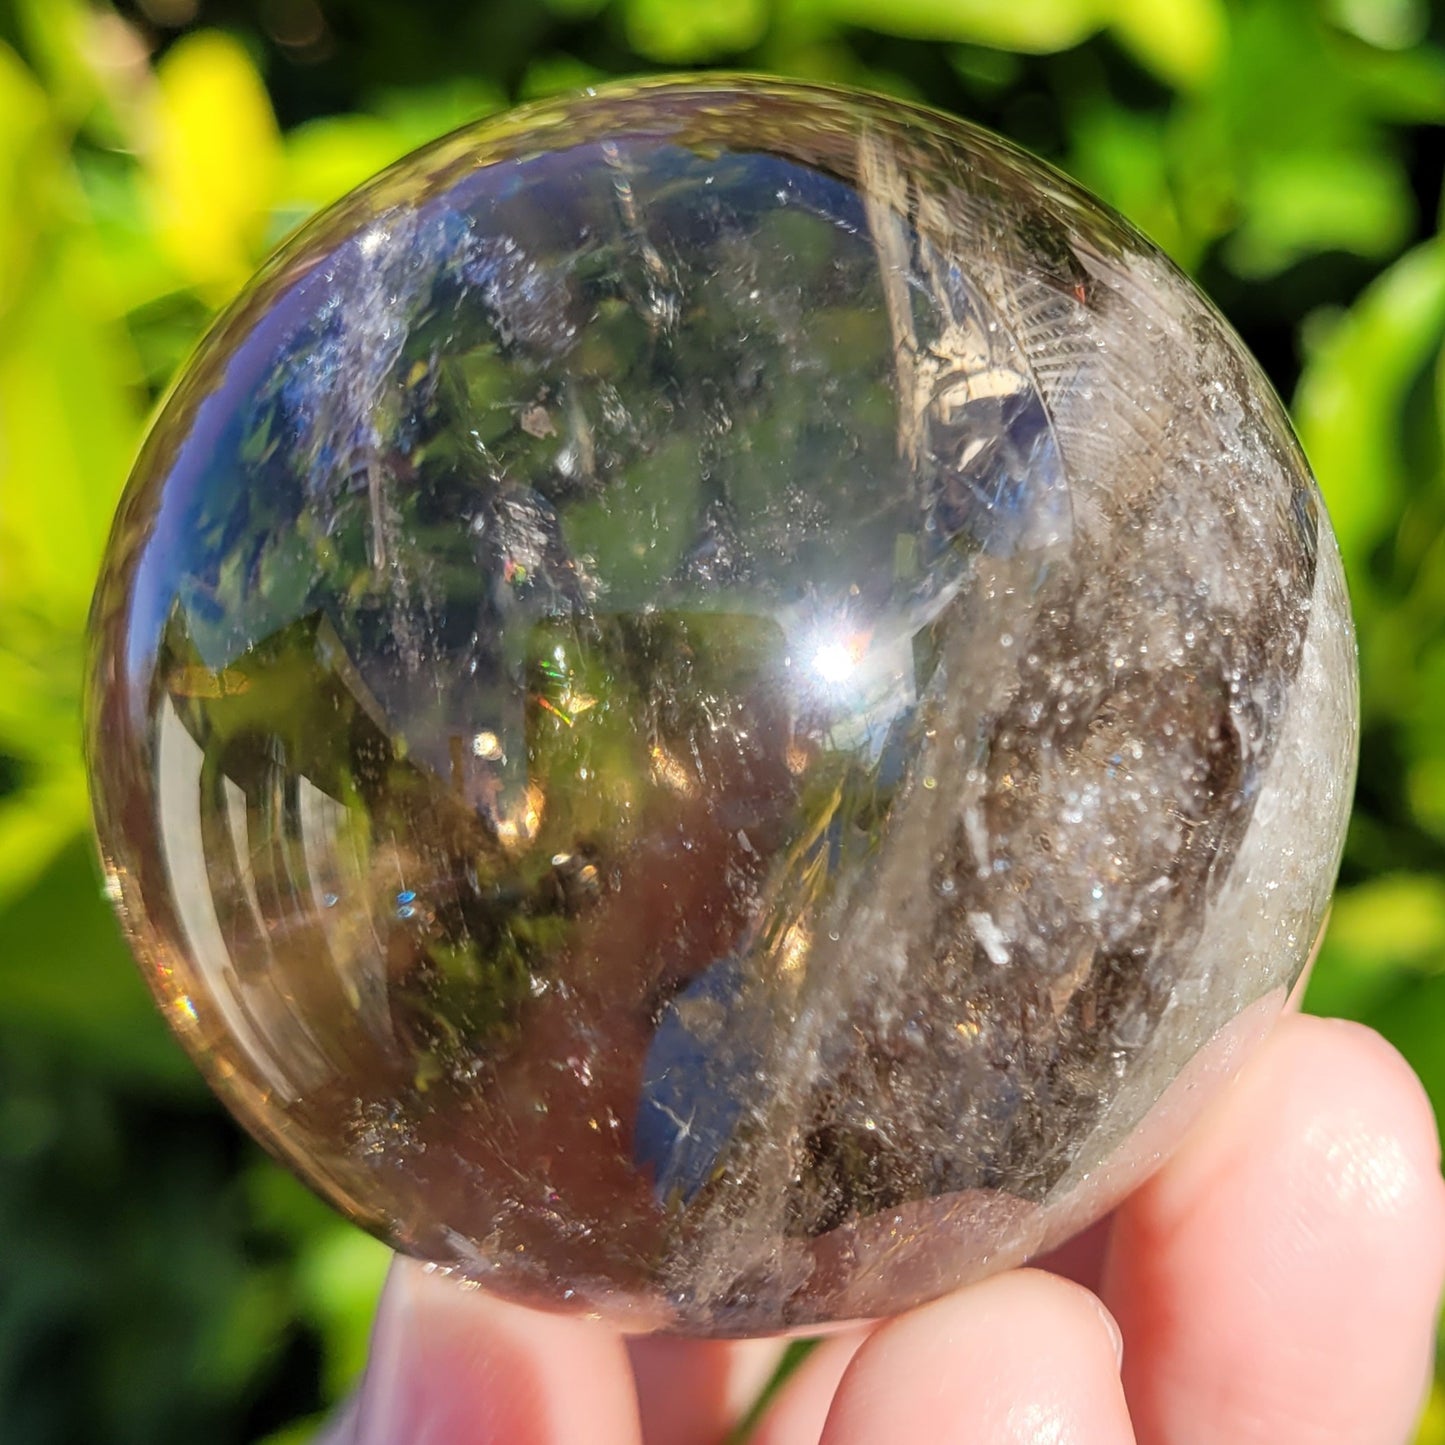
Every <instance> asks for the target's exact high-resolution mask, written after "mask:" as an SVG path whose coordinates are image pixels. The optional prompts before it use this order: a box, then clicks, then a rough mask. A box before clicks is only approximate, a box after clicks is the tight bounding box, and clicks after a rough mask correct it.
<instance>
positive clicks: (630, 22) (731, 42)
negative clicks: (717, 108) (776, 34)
mask: <svg viewBox="0 0 1445 1445" xmlns="http://www.w3.org/2000/svg"><path fill="white" fill-rule="evenodd" d="M626 16H627V38H628V40H629V41H630V42H631V43H632V46H633V48H634V49H636V50H637V51H638V52H639V53H640V54H642V55H645V56H647V57H648V59H650V60H659V61H662V62H663V63H664V64H667V65H693V64H696V63H697V62H699V61H704V60H717V59H719V58H720V57H722V56H725V55H736V54H738V53H739V52H740V51H743V50H751V49H752V48H753V46H755V45H756V44H757V43H758V42H759V41H760V40H761V39H762V38H763V36H764V34H765V33H766V32H767V28H768V6H767V0H708V3H707V4H698V5H679V4H677V3H676V0H627V6H626Z"/></svg>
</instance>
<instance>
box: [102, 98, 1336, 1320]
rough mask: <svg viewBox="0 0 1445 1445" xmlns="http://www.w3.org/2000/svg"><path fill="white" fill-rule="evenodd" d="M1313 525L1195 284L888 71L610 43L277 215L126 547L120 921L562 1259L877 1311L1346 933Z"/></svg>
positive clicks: (251, 1089)
mask: <svg viewBox="0 0 1445 1445" xmlns="http://www.w3.org/2000/svg"><path fill="white" fill-rule="evenodd" d="M1353 668H1354V661H1353V643H1352V636H1351V632H1350V624H1349V618H1348V611H1347V606H1346V602H1345V595H1344V589H1343V585H1342V581H1341V575H1340V568H1339V562H1338V557H1337V554H1336V551H1335V547H1334V542H1333V539H1332V537H1331V535H1330V531H1329V526H1328V522H1327V520H1326V519H1325V516H1324V513H1323V510H1322V508H1321V506H1320V503H1319V500H1318V497H1317V494H1316V491H1315V488H1314V484H1313V482H1312V481H1311V479H1310V477H1309V475H1308V473H1307V471H1306V469H1305V466H1304V463H1303V460H1302V458H1301V456H1300V453H1299V450H1298V448H1297V446H1296V443H1295V442H1294V440H1293V438H1292V436H1291V434H1290V431H1289V428H1288V425H1287V423H1286V421H1285V419H1284V417H1283V414H1282V412H1281V410H1280V407H1279V405H1278V403H1277V401H1276V400H1275V399H1274V397H1273V396H1272V394H1271V393H1270V391H1269V389H1268V387H1267V385H1266V384H1265V383H1264V381H1263V380H1262V378H1261V377H1260V375H1259V373H1258V371H1257V370H1256V368H1255V366H1254V365H1253V363H1252V362H1251V361H1250V360H1249V359H1248V358H1247V357H1246V356H1245V355H1244V354H1243V352H1242V351H1241V348H1240V346H1239V343H1238V342H1237V340H1236V339H1235V338H1234V337H1233V336H1232V335H1231V334H1230V333H1229V331H1228V330H1227V329H1226V328H1225V326H1224V325H1223V323H1222V322H1221V321H1220V320H1219V319H1218V317H1217V316H1216V315H1215V314H1214V312H1213V311H1212V310H1211V309H1210V308H1209V306H1208V304H1207V303H1206V302H1205V301H1204V300H1203V299H1202V298H1201V297H1200V296H1199V295H1198V293H1197V292H1196V291H1195V290H1194V289H1193V288H1192V287H1191V286H1190V285H1189V284H1188V283H1187V282H1186V281H1185V280H1184V279H1183V278H1181V276H1180V275H1179V274H1178V273H1177V272H1176V271H1175V270H1174V269H1173V268H1172V267H1171V266H1170V265H1169V264H1168V262H1166V261H1165V260H1164V259H1163V258H1162V257H1161V256H1160V255H1159V253H1158V252H1157V251H1156V250H1155V249H1154V248H1152V247H1151V246H1150V245H1149V244H1148V243H1147V242H1145V241H1144V240H1143V239H1142V238H1140V237H1139V236H1138V235H1137V234H1136V233H1135V232H1133V231H1132V230H1131V229H1129V228H1128V227H1127V226H1126V225H1125V224H1124V223H1123V222H1121V221H1120V220H1119V219H1118V218H1117V217H1115V216H1113V215H1112V214H1111V213H1108V212H1107V211H1105V210H1104V209H1103V208H1102V207H1101V206H1099V205H1098V204H1097V203H1096V202H1094V201H1092V200H1091V199H1089V198H1088V197H1087V196H1085V195H1084V194H1082V193H1081V192H1079V191H1078V190H1077V189H1076V188H1075V187H1073V186H1072V185H1071V184H1070V183H1069V182H1068V181H1066V180H1065V179H1064V178H1062V177H1061V176H1059V175H1057V174H1056V173H1054V172H1052V171H1050V170H1047V169H1046V168H1044V167H1042V166H1040V165H1039V164H1037V163H1036V162H1033V161H1031V160H1029V159H1028V158H1026V157H1025V156H1023V155H1022V154H1021V153H1019V152H1017V151H1015V150H1014V149H1012V148H1011V147H1009V146H1008V145H1006V144H1004V143H1003V142H1000V141H998V140H996V139H994V138H992V137H990V136H988V135H986V134H984V133H982V132H980V131H977V130H975V129H972V128H970V127H967V126H965V125H962V124H960V123H959V122H956V121H953V120H949V119H946V118H944V117H940V116H938V115H934V114H931V113H928V112H924V111H919V110H915V109H912V108H909V107H906V106H902V105H899V104H895V103H893V102H887V101H882V100H878V99H875V98H871V97H867V96H861V95H855V94H851V93H846V92H840V91H831V90H825V89H817V88H808V87H798V86H785V85H776V84H769V83H762V82H747V81H736V80H727V81H722V80H710V79H701V80H687V81H672V82H665V83H653V84H647V85H642V86H631V87H624V88H618V89H613V90H610V91H603V92H600V93H597V94H595V95H589V96H586V97H582V98H578V99H576V100H572V101H566V102H557V103H549V104H545V105H542V106H538V107H533V108H531V109H529V110H527V111H523V112H518V113H515V114H513V115H510V116H506V117H502V118H500V119H497V120H494V121H489V122H486V123H484V124H482V125H479V126H477V127H474V128H472V129H470V130H467V131H464V132H461V133H459V134H457V135H454V136H451V137H449V138H447V139H445V140H443V141H441V142H439V143H437V144H436V145H434V146H432V147H430V148H428V149H426V150H424V151H421V152H419V153H418V154H417V155H415V156H413V157H411V158H410V159H408V160H407V161H405V162H403V163H402V164H401V165H399V166H398V167H396V168H393V169H392V170H391V171H388V172H387V173H385V174H384V175H383V176H382V177H380V178H379V179H378V180H376V181H375V182H373V183H371V184H370V185H369V186H367V187H365V188H363V189H362V190H360V191H358V192H356V193H354V194H353V195H352V196H351V197H349V198H348V199H346V200H345V201H343V202H342V203H341V204H340V205H338V206H337V207H335V208H333V209H332V210H331V211H330V212H328V213H327V214H326V215H324V216H323V217H321V218H320V219H319V220H318V221H316V222H314V223H313V224H312V225H310V226H309V227H308V228H307V229H305V230H304V231H303V232H302V233H301V234H300V235H299V236H298V237H296V238H295V239H294V240H292V241H291V242H290V243H289V244H288V245H286V246H285V247H284V248H283V249H282V251H281V252H280V254H279V255H278V256H277V257H276V258H275V259H274V260H273V261H272V262H271V263H270V264H269V265H268V266H267V268H266V269H265V270H264V271H263V272H262V274H261V275H260V276H259V277H258V278H257V280H256V281H255V282H254V283H253V284H252V286H251V287H250V288H249V289H248V290H247V292H246V293H245V294H244V295H243V296H242V297H241V298H240V299H239V300H238V301H237V302H236V304H235V305H234V306H233V307H232V308H231V309H230V311H229V312H228V314H227V315H226V316H225V317H223V318H222V320H221V322H220V323H219V324H218V325H217V327H216V328H215V329H214V330H213V331H212V333H211V335H210V336H209V337H208V339H207V340H206V342H205V343H204V344H203V345H202V347H201V348H200V350H199V352H198V353H197V355H196V356H195V358H194V359H193V360H192V362H191V364H190V366H189V367H188V369H187V370H186V372H185V373H184V375H183V376H182V377H181V379H180V381H179V382H178V384H177V385H176V387H175V390H174V392H173V393H172V395H171V396H170V398H169V400H168V402H167V404H166V406H165V407H164V409H163V411H162V414H161V416H160V419H159V420H158V422H157V423H156V425H155V427H154V429H153V431H152V433H151V436H150V438H149V440H148V442H147V445H146V447H145V450H144V452H143V455H142V456H141V459H140V461H139V463H138V464H137V468H136V472H135V475H134V477H133V479H132V482H131V486H130V489H129V491H128V493H127V495H126V499H125V501H124V503H123V506H122V510H121V514H120V516H119V518H118V520H117V523H116V528H115V532H114V535H113V539H112V543H111V548H110V552H109V557H108V561H107V565H106V570H105V573H104V576H103V577H102V579H101V583H100V586H99V590H98V593H97V599H96V608H95V616H94V649H93V657H92V676H91V685H90V712H89V727H88V736H89V752H90V763H91V768H92V773H93V780H94V791H95V798H96V811H97V820H98V831H99V834H100V840H101V845H102V851H103V854H104V858H105V861H106V865H107V869H108V873H109V877H110V881H111V884H112V887H113V890H114V892H115V895H116V896H117V898H118V900H119V906H120V910H121V913H122V916H123V919H124V922H125V924H126V926H127V928H128V930H129V933H130V936H131V939H132V941H133V943H134V946H135V949H136V952H137V954H138V956H139V958H140V959H141V961H142V964H143V967H144V969H145V971H146V973H147V975H148V977H149V979H150V982H151V984H152V986H153V988H154V990H155V992H156V994H157V996H158V997H159V999H160V1002H161V1004H162V1006H163V1008H164V1009H165V1012H166V1014H167V1017H168V1018H169V1019H170V1021H171V1022H172V1024H173V1025H174V1027H175V1028H176V1029H177V1031H178V1032H179V1034H180V1036H181V1037H182V1039H183V1040H184V1041H185V1043H186V1044H187V1045H188V1047H189V1048H190V1049H191V1050H192V1051H193V1052H194V1053H195V1055H196V1056H197V1057H198V1058H199V1060H200V1061H201V1063H202V1065H203V1066H204V1067H205V1068H206V1070H207V1072H208V1074H209V1077H210V1078H211V1080H212V1082H213V1083H214V1085H215V1086H216V1087H217V1089H218V1090H219V1091H220V1092H221V1093H222V1094H223V1096H224V1097H225V1098H226V1099H227V1101H228V1102H229V1103H230V1104H231V1106H232V1107H233V1108H234V1109H235V1110H236V1111H237V1113H238V1114H239V1115H240V1116H241V1117H242V1118H243V1119H244V1120H245V1121H246V1123H247V1124H248V1125H249V1126H250V1128H251V1129H252V1130H254V1131H255V1133H256V1134H257V1135H258V1136H259V1137H260V1138H261V1139H262V1140H263V1141H264V1142H265V1143H266V1144H267V1145H268V1147H270V1148H271V1149H272V1150H273V1151H274V1152H276V1153H277V1154H278V1155H279V1156H280V1157H281V1158H283V1159H285V1160H287V1161H288V1162H289V1163H290V1164H291V1165H292V1166H293V1167H294V1168H295V1169H296V1170H297V1171H298V1172H299V1173H301V1174H302V1176H303V1177H305V1178H306V1179H307V1180H308V1181H309V1182H310V1183H311V1184H312V1185H313V1186H314V1187H315V1188H316V1189H318V1190H319V1191H320V1192H321V1193H322V1194H323V1195H325V1196H326V1197H327V1198H328V1199H330V1200H331V1201H332V1202H334V1203H335V1204H336V1205H337V1206H338V1207H340V1208H342V1209H344V1210H345V1211H346V1212H347V1213H348V1214H350V1215H351V1216H352V1217H354V1218H355V1219H356V1220H357V1221H358V1222H360V1223H361V1224H363V1225H365V1226H366V1227H367V1228H369V1229H372V1230H374V1231H375V1232H377V1233H378V1234H380V1235H382V1236H383V1237H385V1238H387V1239H389V1240H391V1241H392V1242H394V1243H395V1244H397V1245H398V1246H399V1247H400V1248H402V1249H405V1250H408V1251H411V1252H413V1253H416V1254H418V1255H421V1256H424V1257H427V1258H430V1259H433V1260H436V1261H438V1262H440V1263H442V1264H445V1265H448V1266H451V1267H455V1268H457V1269H458V1270H460V1271H462V1272H464V1273H465V1274H468V1275H470V1276H472V1277H474V1278H476V1279H479V1280H481V1281H483V1282H485V1283H486V1284H487V1285H488V1286H489V1287H490V1288H494V1289H496V1290H498V1291H500V1292H502V1293H505V1294H507V1295H509V1296H511V1297H513V1298H517V1299H521V1300H524V1301H527V1302H529V1303H534V1304H543V1305H554V1306H558V1307H563V1308H574V1309H579V1310H588V1311H596V1312H599V1313H601V1314H603V1315H605V1316H607V1317H608V1318H611V1319H614V1320H618V1321H621V1322H623V1323H626V1324H628V1325H630V1326H632V1327H635V1328H641V1329H650V1328H656V1329H673V1330H679V1331H686V1332H692V1333H702V1334H707V1333H713V1334H748V1333H762V1332H767V1331H773V1330H786V1329H795V1328H804V1327H806V1326H808V1325H810V1324H813V1323H815V1322H818V1321H822V1320H830V1319H846V1318H850V1317H859V1316H868V1315H875V1314H880V1313H886V1312H890V1311H893V1310H896V1309H900V1308H903V1307H905V1306H907V1305H909V1304H912V1303H914V1302H916V1301H918V1300H920V1299H924V1298H927V1297H929V1296H931V1295H934V1294H937V1293H939V1292H941V1291H943V1290H945V1289H948V1288H950V1287H952V1286H954V1285H956V1284H959V1283H961V1282H963V1281H966V1280H968V1279H971V1278H975V1277H977V1276H978V1275H980V1274H982V1273H986V1272H989V1271H991V1270H995V1269H998V1268H1002V1267H1004V1266H1006V1265H1009V1264H1012V1263H1015V1262H1017V1261H1019V1260H1020V1259H1022V1258H1024V1257H1026V1256H1028V1255H1029V1254H1030V1253H1033V1252H1036V1251H1038V1250H1040V1249H1042V1248H1045V1247H1047V1246H1048V1245H1050V1244H1052V1243H1055V1242H1058V1241H1059V1240H1060V1239H1061V1238H1062V1237H1063V1236H1064V1235H1066V1234H1067V1233H1069V1232H1070V1231H1072V1230H1073V1229H1076V1228H1078V1227H1080V1226H1081V1225H1083V1224H1085V1223H1087V1222H1088V1221H1089V1219H1091V1218H1092V1217H1094V1216H1095V1215H1097V1214H1098V1213H1099V1212H1100V1211H1102V1210H1104V1209H1106V1208H1107V1207H1109V1205H1110V1204H1111V1203H1112V1202H1113V1201H1114V1199H1116V1198H1117V1197H1118V1195H1119V1194H1120V1193H1121V1192H1122V1191H1123V1190H1125V1189H1127V1188H1128V1187H1130V1186H1131V1185H1132V1184H1133V1183H1135V1182H1137V1180H1138V1179H1139V1178H1140V1177H1141V1176H1142V1174H1143V1172H1144V1171H1146V1170H1147V1169H1148V1168H1149V1167H1151V1166H1152V1165H1153V1164H1154V1163H1156V1162H1157V1161H1158V1159H1159V1158H1160V1157H1161V1155H1162V1152H1163V1151H1164V1150H1165V1149H1166V1148H1167V1147H1168V1146H1169V1144H1170V1143H1171V1142H1172V1141H1173V1140H1174V1139H1175V1138H1176V1137H1177V1136H1178V1134H1179V1132H1180V1130H1181V1129H1182V1128H1183V1127H1184V1125H1185V1123H1187V1121H1188V1118H1189V1117H1190V1115H1191V1113H1192V1111H1193V1109H1194V1108H1195V1107H1196V1106H1197V1103H1198V1102H1199V1101H1201V1100H1202V1099H1204V1098H1205V1097H1207V1095H1208V1093H1209V1087H1207V1085H1209V1084H1210V1083H1211V1081H1213V1080H1215V1079H1219V1078H1223V1077H1225V1076H1227V1074H1228V1073H1229V1072H1230V1070H1231V1069H1232V1068H1233V1067H1234V1065H1235V1063H1236V1062H1237V1060H1238V1058H1239V1057H1240V1056H1241V1054H1242V1052H1243V1051H1244V1049H1245V1048H1246V1047H1247V1046H1248V1043H1249V1040H1250V1039H1251V1038H1252V1037H1253V1036H1254V1035H1255V1034H1257V1033H1258V1032H1259V1030H1260V1028H1261V1027H1263V1026H1265V1025H1266V1024H1267V1022H1268V1016H1269V1013H1270V1011H1271V1010H1272V1009H1273V1008H1274V1007H1276V1006H1277V1003H1278V1001H1279V999H1280V998H1281V997H1282V995H1283V993H1284V991H1285V990H1286V988H1287V986H1288V985H1289V984H1290V982H1291V981H1292V980H1293V979H1294V978H1295V977H1297V975H1298V973H1299V971H1300V969H1301V968H1302V966H1303V964H1304V961H1305V958H1306V955H1307V953H1308V951H1309V948H1310V945H1311V943H1312V942H1313V939H1314V937H1315V934H1316V932H1317V929H1318V927H1319V924H1320V920H1321V917H1322V915H1323V911H1324V908H1325V904H1326V900H1327V898H1328V894H1329V889H1330V885H1331V881H1332V877H1333V872H1334V868H1335V865H1336V862H1337V858H1338V851H1339V846H1340V840H1341V836H1342V831H1343V826H1344V820H1345V816H1346V810H1347V804H1348V792H1349V783H1350V773H1351V767H1352V759H1353V749H1354V738H1355V693H1354V680H1353V679H1354V672H1353Z"/></svg>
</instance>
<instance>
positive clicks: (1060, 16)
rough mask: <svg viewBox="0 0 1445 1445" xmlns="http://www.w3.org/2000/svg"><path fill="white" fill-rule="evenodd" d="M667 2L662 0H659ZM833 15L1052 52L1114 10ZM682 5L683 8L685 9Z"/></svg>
mask: <svg viewBox="0 0 1445 1445" xmlns="http://www.w3.org/2000/svg"><path fill="white" fill-rule="evenodd" d="M659 3H662V0H659ZM821 3H822V5H823V7H824V8H825V9H826V11H827V13H828V14H830V15H831V16H832V17H833V19H835V20H837V21H839V22H840V23H842V24H846V25H859V26H865V27H867V28H868V29H870V30H879V31H882V32H883V33H885V34H888V35H908V36H914V37H916V38H918V39H920V40H957V41H969V42H972V43H973V44H975V45H991V46H994V47H996V48H998V49H1000V50H1020V51H1024V52H1031V53H1035V54H1047V53H1049V52H1052V51H1055V50H1067V49H1068V48H1069V47H1070V46H1072V45H1077V44H1078V43H1079V42H1080V41H1081V40H1086V39H1088V37H1089V36H1090V35H1092V34H1093V33H1094V32H1095V31H1096V30H1098V29H1099V27H1100V25H1101V24H1103V23H1104V21H1105V20H1106V19H1108V18H1110V14H1111V12H1112V9H1113V5H1112V3H1111V0H1034V3H1032V4H1020V3H1019V0H821ZM679 8H681V7H679Z"/></svg>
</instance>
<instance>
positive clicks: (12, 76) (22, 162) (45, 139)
mask: <svg viewBox="0 0 1445 1445" xmlns="http://www.w3.org/2000/svg"><path fill="white" fill-rule="evenodd" d="M60 169H61V157H60V147H59V142H58V140H57V138H56V136H55V133H54V130H53V127H52V124H51V118H50V107H49V105H48V104H47V102H46V97H45V93H44V91H42V90H41V88H40V86H39V85H38V84H37V83H36V81H35V79H34V77H33V76H32V75H31V74H30V72H29V71H28V70H27V69H26V68H25V66H24V64H23V63H22V62H21V60H20V58H19V56H17V55H16V54H15V52H14V51H13V50H10V49H9V48H8V47H7V46H5V45H4V44H3V43H0V320H3V318H4V316H5V312H6V310H7V309H8V307H9V306H10V305H12V304H13V302H14V299H15V298H16V297H17V296H19V295H20V294H21V293H22V292H23V291H24V289H25V286H26V283H27V278H28V272H29V267H30V261H31V258H32V256H33V255H34V251H35V247H36V244H37V241H38V238H39V234H40V231H41V229H42V228H43V226H44V225H45V223H46V220H47V213H48V212H49V211H50V210H51V208H52V206H53V204H54V200H55V196H56V193H57V191H58V189H59V186H60Z"/></svg>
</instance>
